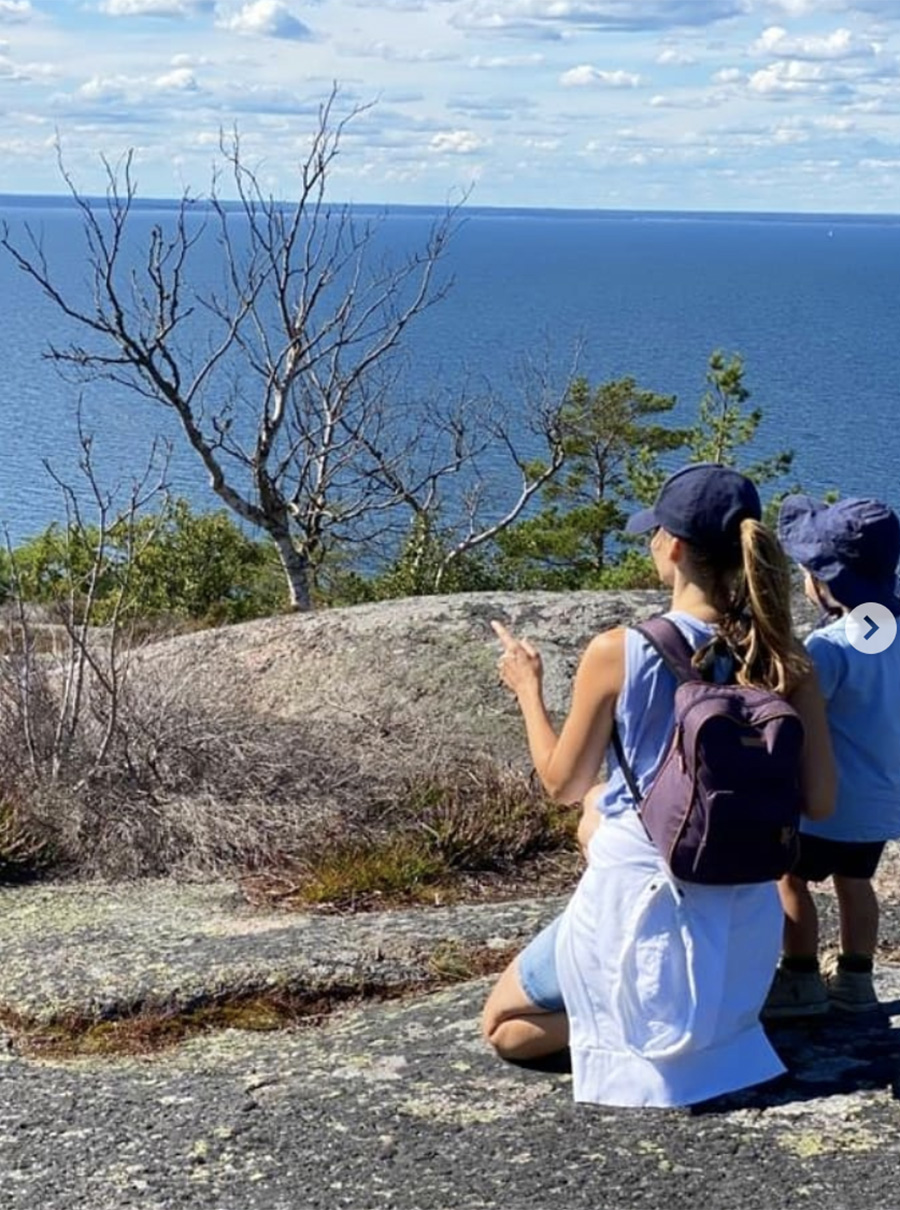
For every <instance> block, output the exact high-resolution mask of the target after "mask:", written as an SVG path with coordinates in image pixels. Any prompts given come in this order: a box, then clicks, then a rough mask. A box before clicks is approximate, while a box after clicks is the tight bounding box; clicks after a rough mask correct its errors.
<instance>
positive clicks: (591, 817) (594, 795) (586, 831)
mask: <svg viewBox="0 0 900 1210" xmlns="http://www.w3.org/2000/svg"><path fill="white" fill-rule="evenodd" d="M605 788H606V787H605V783H603V782H601V783H599V784H598V785H596V786H591V788H590V790H588V792H587V794H585V796H584V799H583V800H582V803H581V818H580V819H579V820H578V831H577V833H576V839H577V841H578V847H579V849H581V855H582V857H585V858H586V857H587V851H588V845H589V844H590V843H591V837H592V836H593V835H594V833H595V832H596V831H597V828H598V827H599V826H600V824H601V822H602V820H603V816H602V815H601V814H600V805H599V800H600V797H601V795H602V794H603V791H604V789H605Z"/></svg>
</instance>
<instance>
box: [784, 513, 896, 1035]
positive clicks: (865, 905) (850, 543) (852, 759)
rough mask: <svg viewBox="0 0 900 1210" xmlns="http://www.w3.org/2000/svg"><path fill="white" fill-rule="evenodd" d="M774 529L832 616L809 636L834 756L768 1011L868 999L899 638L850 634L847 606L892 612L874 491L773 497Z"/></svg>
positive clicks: (891, 829)
mask: <svg viewBox="0 0 900 1210" xmlns="http://www.w3.org/2000/svg"><path fill="white" fill-rule="evenodd" d="M778 529H779V536H780V538H781V541H782V544H783V546H784V548H785V550H786V551H787V552H788V554H789V555H790V556H791V557H792V558H794V559H796V561H797V562H798V563H799V564H800V566H801V567H802V568H803V570H804V572H805V576H806V580H805V589H806V595H807V597H809V599H810V600H811V601H813V602H814V603H816V604H819V605H821V606H822V607H823V608H824V610H825V611H826V614H827V615H829V616H830V619H831V620H830V621H829V620H828V619H827V618H826V624H825V625H824V626H822V627H821V628H820V629H818V630H815V631H814V632H813V633H812V634H811V635H810V636H809V638H808V639H807V642H806V646H807V650H808V651H809V654H810V656H811V657H812V660H813V663H814V664H815V667H816V672H817V674H818V678H819V683H820V685H821V688H822V693H823V694H824V697H825V700H826V706H827V713H828V724H829V729H830V731H831V738H832V743H833V746H834V754H835V759H836V761H837V767H838V797H837V806H836V808H835V812H834V814H833V816H832V817H831V818H830V819H825V820H822V821H821V822H819V821H812V820H809V819H805V820H804V821H803V824H802V827H801V840H800V858H799V861H798V863H797V865H796V866H795V868H794V870H793V872H792V873H791V874H789V875H787V876H786V877H785V878H784V879H782V881H781V883H780V885H779V890H780V892H781V900H782V904H783V906H784V912H785V929H784V950H783V956H782V959H781V964H780V966H779V969H778V972H777V974H776V978H775V982H774V984H773V986H772V990H771V992H770V994H769V997H768V999H767V1001H766V1006H765V1009H764V1013H763V1016H764V1018H766V1019H770V1018H783V1017H798V1016H810V1015H817V1014H819V1013H823V1012H827V1011H828V1009H829V1007H831V1006H833V1007H834V1008H836V1009H839V1010H842V1011H845V1012H866V1011H869V1010H871V1009H874V1008H877V1005H878V1000H877V998H876V996H875V990H874V987H873V984H872V959H873V956H874V953H875V946H876V943H877V940H878V900H877V898H876V896H875V891H874V889H873V887H872V877H873V875H874V874H875V871H876V869H877V867H878V862H879V860H880V858H881V854H882V851H883V849H884V845H885V841H887V840H890V839H893V838H896V837H900V642H894V643H893V644H892V645H891V646H890V647H888V648H887V650H885V651H882V652H879V653H867V652H865V651H860V650H858V649H857V648H855V647H854V646H853V645H852V644H851V642H850V640H849V638H848V634H847V629H846V615H847V614H848V613H849V612H850V611H851V610H853V609H855V608H856V606H858V605H863V604H871V603H877V604H879V605H883V606H886V607H887V608H888V609H889V610H890V611H891V613H893V614H894V615H895V616H898V615H900V598H898V595H897V579H896V573H897V563H898V561H900V521H898V518H897V516H896V515H895V514H894V513H893V512H892V511H891V510H890V509H889V508H887V507H886V506H885V505H884V504H881V503H879V502H878V501H877V500H860V499H849V500H841V501H839V502H838V503H837V504H833V505H831V506H830V507H829V506H826V505H823V504H817V503H816V502H815V501H813V500H811V499H810V498H809V497H807V496H790V497H788V498H787V499H786V500H785V501H784V504H783V505H782V508H781V515H780V518H779V524H778ZM826 878H831V879H832V880H833V883H834V889H835V892H836V894H837V900H838V908H839V913H840V953H839V955H838V959H837V967H836V969H835V970H833V971H832V972H830V973H829V974H828V975H827V978H826V979H823V978H822V976H821V974H820V972H819V960H818V946H819V930H818V917H817V913H816V907H815V903H814V901H813V898H812V896H811V895H810V892H809V887H808V883H810V882H821V881H823V880H824V879H826Z"/></svg>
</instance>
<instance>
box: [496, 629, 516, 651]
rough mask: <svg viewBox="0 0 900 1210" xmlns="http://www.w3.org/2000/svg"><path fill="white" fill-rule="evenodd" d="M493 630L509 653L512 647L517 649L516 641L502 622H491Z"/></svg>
mask: <svg viewBox="0 0 900 1210" xmlns="http://www.w3.org/2000/svg"><path fill="white" fill-rule="evenodd" d="M491 628H492V629H493V631H494V634H495V635H496V636H497V638H498V639H499V640H500V642H501V643H502V644H503V646H504V647H505V648H506V650H507V651H509V650H510V649H511V648H512V647H515V645H516V640H515V639H514V638H513V637H512V635H511V634H510V633H509V631H508V630H507V629H506V627H505V626H504V625H503V623H502V622H491Z"/></svg>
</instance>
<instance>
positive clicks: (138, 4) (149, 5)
mask: <svg viewBox="0 0 900 1210" xmlns="http://www.w3.org/2000/svg"><path fill="white" fill-rule="evenodd" d="M214 8H215V0H103V3H102V4H101V5H100V11H101V12H103V13H106V14H107V15H108V16H110V17H189V16H191V15H192V14H193V13H203V12H211V11H212V10H213V9H214Z"/></svg>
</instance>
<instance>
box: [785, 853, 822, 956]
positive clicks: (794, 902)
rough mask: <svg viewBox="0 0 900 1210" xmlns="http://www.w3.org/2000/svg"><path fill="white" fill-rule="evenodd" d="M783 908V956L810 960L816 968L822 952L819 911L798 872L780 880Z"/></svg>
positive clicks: (786, 875)
mask: <svg viewBox="0 0 900 1210" xmlns="http://www.w3.org/2000/svg"><path fill="white" fill-rule="evenodd" d="M778 894H779V895H780V896H781V906H782V909H783V911H784V946H783V948H784V957H785V958H786V959H787V960H788V963H789V964H791V965H794V964H796V963H797V962H798V960H799V962H800V963H801V964H804V965H805V963H806V962H807V961H809V962H811V963H812V966H811V969H814V967H815V963H816V961H817V954H818V952H819V913H818V912H817V911H816V905H815V902H814V900H813V897H812V895H811V894H810V893H809V886H808V885H807V882H806V880H805V879H804V878H800V877H798V876H797V875H796V874H785V876H784V877H783V878H782V879H781V881H780V882H779V883H778Z"/></svg>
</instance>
